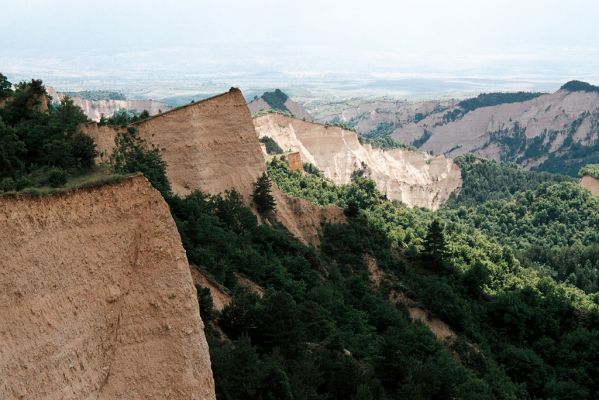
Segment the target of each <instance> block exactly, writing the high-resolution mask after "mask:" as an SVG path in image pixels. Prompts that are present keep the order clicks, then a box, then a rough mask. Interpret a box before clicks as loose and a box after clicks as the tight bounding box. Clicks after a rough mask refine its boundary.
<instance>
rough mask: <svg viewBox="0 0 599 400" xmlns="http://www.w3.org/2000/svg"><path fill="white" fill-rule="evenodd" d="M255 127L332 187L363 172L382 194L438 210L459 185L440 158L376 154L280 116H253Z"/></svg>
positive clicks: (456, 172)
mask: <svg viewBox="0 0 599 400" xmlns="http://www.w3.org/2000/svg"><path fill="white" fill-rule="evenodd" d="M254 125H255V127H256V131H257V132H258V135H259V136H260V137H264V136H269V137H271V138H272V139H273V140H275V141H276V142H277V144H278V145H279V146H280V147H281V148H282V149H283V150H285V151H287V150H290V149H292V150H295V151H299V152H300V154H301V156H302V159H303V161H304V162H309V163H312V164H314V165H315V166H316V167H318V168H319V169H320V170H322V171H323V173H324V175H325V177H327V178H329V179H331V180H332V181H333V182H335V183H337V184H346V183H349V182H350V181H351V176H352V174H353V173H354V172H355V171H357V170H359V169H365V170H366V172H367V174H368V175H369V176H370V177H371V178H372V179H373V180H374V181H375V182H376V183H377V186H378V188H379V190H381V192H383V193H386V194H387V195H388V196H389V198H391V199H395V200H400V201H402V202H404V203H405V204H407V205H409V206H418V207H426V208H430V209H437V208H439V207H440V206H441V205H442V204H443V203H445V201H447V200H448V199H449V196H450V195H451V194H452V193H453V192H455V191H456V190H457V189H458V188H459V187H460V186H461V174H460V169H459V168H458V166H457V165H456V164H455V163H454V162H453V160H451V159H447V158H445V157H431V156H429V155H428V154H426V153H422V152H417V151H411V150H404V149H392V150H381V149H375V148H372V146H370V145H369V144H362V143H360V141H359V140H358V136H357V135H356V134H355V133H354V132H351V131H348V130H344V129H341V128H339V127H327V126H324V125H320V124H316V123H310V122H305V121H300V120H298V119H294V118H289V117H287V116H284V115H280V114H267V115H264V116H260V117H257V118H255V119H254Z"/></svg>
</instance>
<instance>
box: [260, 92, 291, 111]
mask: <svg viewBox="0 0 599 400" xmlns="http://www.w3.org/2000/svg"><path fill="white" fill-rule="evenodd" d="M288 98H289V96H287V95H286V94H285V93H283V92H282V91H281V90H279V89H275V91H274V92H264V94H263V95H262V99H263V100H264V101H265V102H266V103H268V105H269V106H271V107H272V108H273V109H275V110H279V111H284V112H288V113H291V111H289V109H288V108H287V106H285V102H286V101H287V99H288Z"/></svg>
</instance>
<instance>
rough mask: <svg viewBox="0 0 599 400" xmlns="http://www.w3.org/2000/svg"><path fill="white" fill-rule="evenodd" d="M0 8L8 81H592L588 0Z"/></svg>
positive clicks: (251, 0)
mask: <svg viewBox="0 0 599 400" xmlns="http://www.w3.org/2000/svg"><path fill="white" fill-rule="evenodd" d="M0 9H2V17H0V71H5V73H9V74H10V73H12V74H13V75H18V76H21V75H27V74H43V75H49V76H55V77H57V78H58V77H76V76H79V75H80V76H90V77H100V76H115V77H116V76H123V77H131V78H135V77H138V76H143V77H145V78H152V77H154V78H157V79H162V78H168V77H172V76H176V77H178V78H181V77H184V76H187V75H190V76H193V75H194V74H197V75H203V76H208V77H209V76H212V75H214V77H215V78H218V76H220V75H221V74H226V75H227V76H231V75H235V74H241V75H243V74H249V73H251V74H259V73H262V74H265V75H268V74H271V73H282V74H284V76H289V77H291V78H294V79H304V80H309V79H311V78H313V77H317V76H322V75H323V74H325V75H326V74H328V75H329V76H337V77H342V76H345V75H361V76H362V75H363V76H369V77H374V78H377V79H379V78H380V79H396V78H405V77H411V78H427V77H435V78H438V77H440V78H443V77H454V78H455V77H469V78H472V77H475V78H476V77H482V78H487V79H493V78H498V79H513V80H515V81H518V80H526V81H539V82H542V81H544V80H546V81H551V82H554V81H561V80H565V79H569V78H574V77H577V78H580V79H587V80H591V81H593V80H599V25H598V24H597V16H599V1H597V0H568V1H564V0H542V1H541V0H539V1H537V0H501V1H499V0H452V1H449V0H434V1H433V0H413V1H392V0H362V1H355V0H295V1H286V0H218V1H213V0H169V1H157V0H144V1H127V0H118V1H116V0H102V1H93V2H92V1H81V0H77V1H75V0H14V1H10V0H0ZM291 78H290V79H291ZM595 83H599V82H595Z"/></svg>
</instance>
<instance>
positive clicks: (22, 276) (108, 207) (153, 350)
mask: <svg viewBox="0 0 599 400" xmlns="http://www.w3.org/2000/svg"><path fill="white" fill-rule="evenodd" d="M0 254H1V255H2V256H1V257H0V316H1V317H0V343H2V346H1V347H0V376H1V377H2V379H0V398H2V399H57V400H58V399H61V400H62V399H185V400H188V399H198V400H199V399H214V398H215V393H214V382H213V378H212V372H211V369H210V368H211V367H210V357H209V354H208V346H207V343H206V339H205V337H204V332H203V325H202V321H201V319H200V315H199V312H198V310H199V309H198V302H197V297H196V293H195V290H194V287H193V285H192V281H191V276H190V272H189V266H188V263H187V259H186V256H185V251H184V249H183V246H182V245H181V240H180V238H179V234H178V232H177V228H176V226H175V223H174V221H173V219H172V217H171V214H170V211H169V208H168V206H167V204H166V202H165V201H164V200H163V199H162V197H161V196H160V194H159V193H158V191H156V190H155V189H153V188H152V187H151V186H150V184H149V183H148V182H147V180H146V179H145V178H143V177H141V176H138V177H134V178H130V179H127V180H125V181H123V182H121V183H118V184H111V185H105V186H102V187H98V188H92V189H80V190H74V191H70V192H66V193H62V194H57V195H51V196H45V197H39V198H31V197H2V198H0Z"/></svg>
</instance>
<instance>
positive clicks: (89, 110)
mask: <svg viewBox="0 0 599 400" xmlns="http://www.w3.org/2000/svg"><path fill="white" fill-rule="evenodd" d="M46 91H47V92H48V94H49V95H50V96H52V99H53V101H55V102H60V101H62V99H64V97H65V96H64V95H63V94H62V93H59V92H57V91H56V90H55V89H54V88H53V87H51V86H46ZM71 99H72V100H73V104H75V105H76V106H78V107H80V108H81V109H82V110H83V113H84V114H85V115H87V117H88V118H89V119H90V120H92V121H95V122H98V121H100V118H101V117H102V115H104V116H105V117H106V118H108V117H111V116H113V115H114V113H115V112H117V111H120V110H128V111H136V112H142V111H144V110H145V111H148V112H149V113H150V115H156V114H159V113H161V112H165V111H168V110H170V109H171V108H172V107H171V106H169V105H167V104H164V103H161V102H159V101H155V100H88V99H84V98H81V97H77V96H73V97H71Z"/></svg>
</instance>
